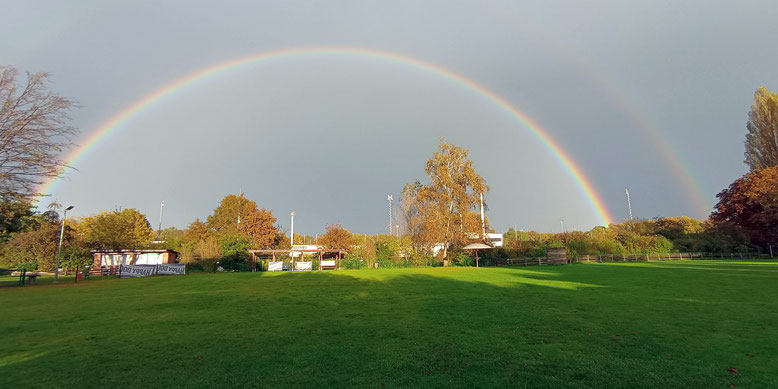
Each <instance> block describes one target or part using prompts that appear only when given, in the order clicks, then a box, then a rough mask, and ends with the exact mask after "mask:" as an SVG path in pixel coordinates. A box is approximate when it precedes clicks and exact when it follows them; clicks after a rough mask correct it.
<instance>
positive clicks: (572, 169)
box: [39, 47, 614, 225]
mask: <svg viewBox="0 0 778 389" xmlns="http://www.w3.org/2000/svg"><path fill="white" fill-rule="evenodd" d="M316 55H347V56H357V57H368V58H375V59H380V60H384V61H389V62H394V63H398V64H402V65H406V66H412V67H414V68H417V69H421V70H424V71H427V72H430V73H432V74H435V75H438V76H440V77H443V78H445V79H447V80H450V81H453V82H455V83H457V84H459V85H461V86H463V87H465V88H467V89H469V90H471V91H473V92H475V93H476V94H478V95H480V96H482V97H484V98H486V99H487V100H489V101H491V102H493V103H494V104H496V105H497V106H499V107H500V108H502V109H503V110H504V111H505V112H507V113H508V114H509V115H511V116H513V117H514V118H515V119H516V120H518V121H519V122H520V123H521V124H522V125H524V127H526V128H527V129H529V130H530V131H531V132H532V133H533V134H534V135H535V136H536V137H537V138H538V139H539V140H540V141H541V142H542V143H543V145H544V146H545V147H546V148H547V149H548V150H549V151H551V153H552V154H553V155H554V157H555V158H556V160H557V161H559V163H560V164H561V165H562V166H563V167H564V169H565V170H566V172H567V174H568V175H569V176H570V177H571V178H572V179H573V181H574V182H575V183H576V185H577V186H578V188H579V190H580V191H581V192H582V194H583V195H584V196H585V197H586V199H587V200H588V202H589V204H590V206H591V209H592V211H594V213H595V214H596V215H597V217H598V218H599V220H600V223H602V224H603V225H608V224H610V223H611V222H612V221H613V220H614V219H613V216H612V215H611V214H610V212H609V211H608V209H607V208H606V207H605V205H604V203H603V201H602V198H601V197H600V195H599V194H598V193H597V191H596V190H595V189H594V187H593V185H592V183H591V181H590V180H589V179H588V178H587V177H586V176H585V175H584V173H583V171H582V170H581V168H580V167H579V166H577V165H576V164H575V163H574V162H573V160H572V158H570V156H569V155H568V154H567V153H566V152H565V151H564V150H562V148H561V147H559V145H558V144H557V143H556V142H555V141H554V140H553V139H552V138H551V137H550V136H549V135H548V133H547V131H545V130H544V129H543V128H542V127H541V126H540V125H538V124H537V123H536V122H534V121H533V120H532V119H531V118H530V117H529V116H527V114H525V113H524V112H522V111H521V110H519V109H518V108H516V107H514V106H513V105H511V104H510V103H509V102H508V101H506V100H505V99H503V98H502V97H500V96H498V95H496V94H495V93H494V92H492V91H490V90H488V89H486V88H484V87H483V86H481V85H479V84H477V83H475V82H474V81H472V80H470V79H468V78H465V77H464V76H462V75H459V74H457V73H454V72H452V71H451V70H448V69H445V68H443V67H440V66H438V65H435V64H432V63H429V62H425V61H421V60H418V59H415V58H411V57H407V56H403V55H399V54H394V53H388V52H384V51H378V50H371V49H364V48H353V47H309V48H296V49H284V50H276V51H269V52H262V53H258V54H254V55H250V56H246V57H240V58H236V59H231V60H229V61H226V62H222V63H219V64H216V65H213V66H210V67H207V68H204V69H200V70H198V71H195V72H193V73H191V74H189V75H187V76H184V77H182V78H179V79H177V80H175V81H173V82H171V83H169V84H167V85H165V86H163V87H161V88H159V89H157V90H155V91H153V92H151V93H150V94H148V95H146V96H144V97H143V98H141V99H140V100H137V101H136V102H134V103H133V104H131V105H130V106H128V107H127V108H125V109H123V110H122V111H121V112H119V113H118V114H116V115H115V116H113V117H112V118H111V119H109V120H108V121H106V122H105V123H103V124H102V125H100V126H99V127H98V128H97V130H95V131H94V132H93V133H92V134H91V135H90V136H89V138H87V140H86V141H85V142H84V143H83V145H82V146H80V147H78V148H76V149H74V150H73V151H72V152H71V153H70V154H69V155H68V156H67V157H66V158H65V160H66V161H67V165H69V166H75V165H76V164H77V163H78V162H79V161H80V160H81V159H82V158H83V157H84V155H85V154H86V152H87V151H89V149H91V148H92V147H93V146H94V145H96V144H97V143H99V142H100V140H102V139H103V138H105V137H106V136H107V135H108V134H110V133H111V132H113V131H114V130H115V129H116V128H117V127H119V126H121V125H122V124H123V123H124V122H126V121H128V120H129V119H131V118H132V117H133V116H135V115H136V114H138V113H139V112H141V111H143V110H144V109H145V108H147V107H149V106H151V105H152V104H154V103H156V102H158V101H159V100H160V99H162V98H164V97H165V96H167V95H169V94H171V93H173V92H175V91H177V90H179V89H181V88H184V87H186V86H187V85H190V84H192V83H194V82H197V81H199V80H202V79H205V78H208V77H210V76H213V75H215V74H218V73H221V72H225V71H229V70H232V69H235V68H238V67H240V66H244V65H249V64H255V63H258V62H263V61H269V60H273V59H279V58H288V57H303V56H316ZM57 179H58V177H53V178H51V179H49V180H48V181H46V182H44V183H43V185H42V186H41V188H40V189H39V192H40V193H43V194H49V193H50V192H51V191H52V187H53V185H54V184H55V183H56V182H57Z"/></svg>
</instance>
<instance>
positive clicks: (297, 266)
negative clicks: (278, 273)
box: [294, 261, 313, 270]
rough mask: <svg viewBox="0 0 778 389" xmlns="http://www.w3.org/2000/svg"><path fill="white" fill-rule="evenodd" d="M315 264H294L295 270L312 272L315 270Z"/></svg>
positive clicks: (305, 262) (306, 262)
mask: <svg viewBox="0 0 778 389" xmlns="http://www.w3.org/2000/svg"><path fill="white" fill-rule="evenodd" d="M312 265H313V262H308V261H304V262H295V263H294V270H311V269H313V266H312Z"/></svg>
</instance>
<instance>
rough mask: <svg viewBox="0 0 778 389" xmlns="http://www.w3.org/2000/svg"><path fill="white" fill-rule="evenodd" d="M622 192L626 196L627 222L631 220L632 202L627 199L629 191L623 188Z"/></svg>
mask: <svg viewBox="0 0 778 389" xmlns="http://www.w3.org/2000/svg"><path fill="white" fill-rule="evenodd" d="M624 192H625V193H626V194H627V209H628V210H629V220H632V201H630V199H629V189H627V188H624Z"/></svg>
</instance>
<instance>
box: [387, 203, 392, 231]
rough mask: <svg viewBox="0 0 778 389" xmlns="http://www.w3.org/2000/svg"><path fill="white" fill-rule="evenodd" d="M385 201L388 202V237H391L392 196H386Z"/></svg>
mask: <svg viewBox="0 0 778 389" xmlns="http://www.w3.org/2000/svg"><path fill="white" fill-rule="evenodd" d="M386 201H388V202H389V224H388V226H389V235H392V195H386Z"/></svg>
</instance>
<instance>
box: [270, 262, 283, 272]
mask: <svg viewBox="0 0 778 389" xmlns="http://www.w3.org/2000/svg"><path fill="white" fill-rule="evenodd" d="M267 270H268V271H282V270H284V263H283V262H282V261H269V262H268V263H267Z"/></svg>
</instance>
